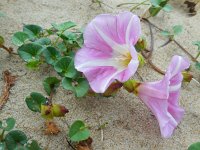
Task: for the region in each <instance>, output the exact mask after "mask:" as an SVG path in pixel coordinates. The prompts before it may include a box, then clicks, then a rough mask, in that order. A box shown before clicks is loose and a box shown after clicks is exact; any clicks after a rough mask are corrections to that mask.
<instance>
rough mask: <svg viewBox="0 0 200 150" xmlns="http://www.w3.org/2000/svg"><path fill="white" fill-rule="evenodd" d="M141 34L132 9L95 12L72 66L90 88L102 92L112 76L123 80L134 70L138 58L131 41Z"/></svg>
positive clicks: (113, 78) (134, 41)
mask: <svg viewBox="0 0 200 150" xmlns="http://www.w3.org/2000/svg"><path fill="white" fill-rule="evenodd" d="M140 34H141V26H140V20H139V18H138V17H137V16H136V15H133V14H132V13H131V12H123V13H120V14H118V15H117V16H113V15H109V14H103V15H98V16H97V17H95V18H94V19H93V20H92V21H91V22H90V23H89V24H88V26H87V27H86V29H85V31H84V46H83V48H82V49H80V50H79V51H78V52H77V53H76V56H75V68H76V69H77V70H78V71H81V72H83V73H84V75H85V76H86V78H87V79H88V81H89V84H90V86H91V88H92V89H93V91H95V92H96V93H103V92H105V90H106V89H107V88H108V86H109V85H110V84H111V83H112V82H113V81H114V80H115V79H116V80H118V81H120V82H125V81H126V80H128V79H129V78H130V77H131V76H132V75H133V74H134V73H135V72H136V70H137V67H138V64H139V62H138V58H137V52H136V50H135V48H134V46H133V45H135V44H136V42H137V41H138V39H139V36H140Z"/></svg>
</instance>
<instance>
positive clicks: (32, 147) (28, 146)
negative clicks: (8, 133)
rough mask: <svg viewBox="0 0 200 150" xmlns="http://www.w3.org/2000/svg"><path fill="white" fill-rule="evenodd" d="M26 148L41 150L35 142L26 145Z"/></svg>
mask: <svg viewBox="0 0 200 150" xmlns="http://www.w3.org/2000/svg"><path fill="white" fill-rule="evenodd" d="M26 148H28V150H42V148H40V146H39V144H38V143H37V141H35V140H33V141H32V142H31V144H28V145H27V146H26Z"/></svg>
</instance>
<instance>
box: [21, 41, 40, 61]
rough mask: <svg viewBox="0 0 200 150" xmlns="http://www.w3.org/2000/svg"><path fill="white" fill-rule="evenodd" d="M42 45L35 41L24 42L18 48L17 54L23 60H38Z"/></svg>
mask: <svg viewBox="0 0 200 150" xmlns="http://www.w3.org/2000/svg"><path fill="white" fill-rule="evenodd" d="M42 51H43V47H42V46H41V45H39V44H36V43H28V44H24V45H22V46H21V47H19V48H18V54H19V56H20V57H21V58H22V59H23V60H24V61H27V62H28V61H30V60H39V58H40V54H41V53H42Z"/></svg>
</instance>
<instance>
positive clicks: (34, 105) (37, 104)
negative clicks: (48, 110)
mask: <svg viewBox="0 0 200 150" xmlns="http://www.w3.org/2000/svg"><path fill="white" fill-rule="evenodd" d="M25 101H26V105H27V106H28V108H29V109H30V110H32V111H34V112H40V111H41V104H45V103H46V98H45V97H44V96H43V95H42V94H40V93H36V92H32V93H31V95H30V96H28V97H26V99H25Z"/></svg>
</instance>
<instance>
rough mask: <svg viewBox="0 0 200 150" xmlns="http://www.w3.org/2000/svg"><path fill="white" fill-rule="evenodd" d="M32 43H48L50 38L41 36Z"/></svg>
mask: <svg viewBox="0 0 200 150" xmlns="http://www.w3.org/2000/svg"><path fill="white" fill-rule="evenodd" d="M34 43H36V44H39V45H50V44H51V40H50V39H49V38H45V37H42V38H40V39H38V40H36V41H35V42H34Z"/></svg>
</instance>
